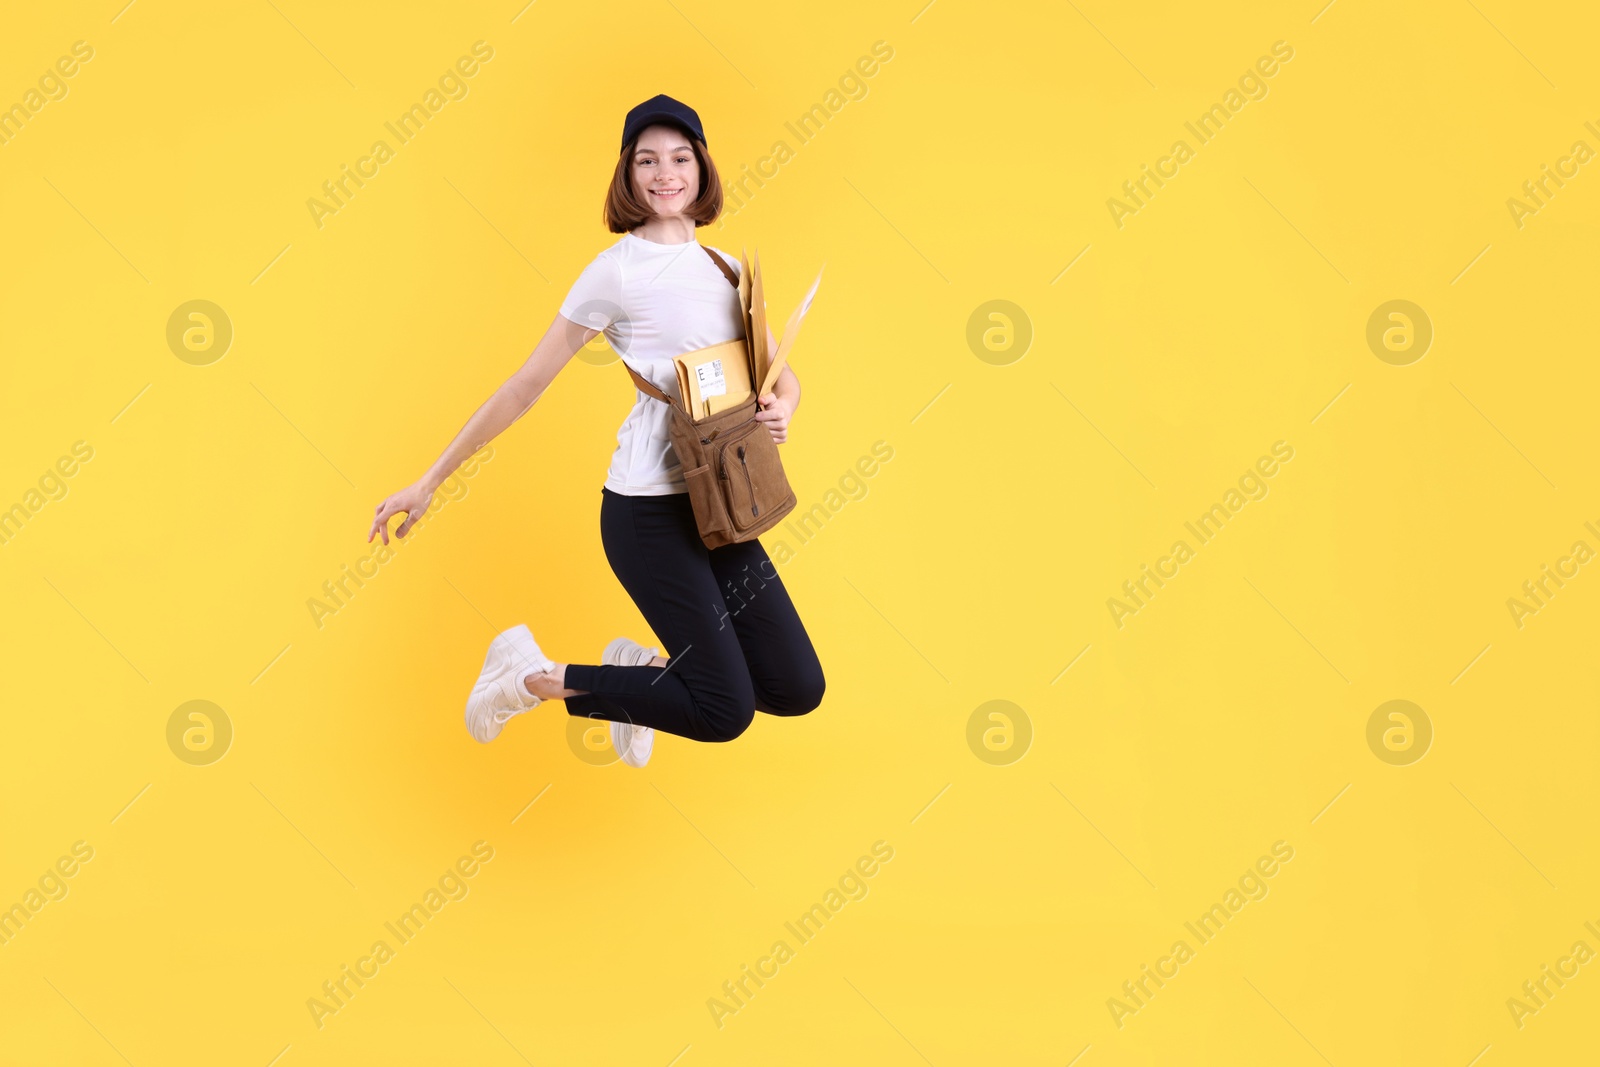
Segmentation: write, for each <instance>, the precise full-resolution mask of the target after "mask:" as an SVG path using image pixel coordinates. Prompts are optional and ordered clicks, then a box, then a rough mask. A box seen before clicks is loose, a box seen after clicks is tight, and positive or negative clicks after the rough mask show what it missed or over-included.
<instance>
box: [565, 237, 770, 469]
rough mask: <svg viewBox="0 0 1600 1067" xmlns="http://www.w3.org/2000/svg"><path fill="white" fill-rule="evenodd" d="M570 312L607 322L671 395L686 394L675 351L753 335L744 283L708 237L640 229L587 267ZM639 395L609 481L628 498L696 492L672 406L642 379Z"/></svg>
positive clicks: (581, 319) (621, 349)
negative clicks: (737, 283) (704, 243)
mask: <svg viewBox="0 0 1600 1067" xmlns="http://www.w3.org/2000/svg"><path fill="white" fill-rule="evenodd" d="M712 251H713V252H715V253H716V254H717V255H719V256H721V257H722V259H723V261H724V262H725V263H727V264H728V266H729V267H731V268H732V269H733V272H734V275H735V277H737V276H738V275H739V274H740V267H739V261H738V260H737V259H735V258H733V257H732V256H729V255H728V254H726V253H725V252H723V251H722V250H721V249H719V248H714V249H712ZM561 316H562V317H563V318H565V319H567V320H568V321H570V322H573V323H576V324H577V325H579V326H583V327H587V328H588V329H603V330H604V332H605V335H606V342H607V343H608V344H610V345H611V349H612V351H614V352H616V353H617V355H619V356H621V357H622V359H623V361H624V362H625V363H627V364H628V365H629V366H630V367H632V368H633V369H634V370H636V371H638V372H639V374H640V376H642V377H643V378H644V379H645V380H646V381H648V382H650V384H652V385H654V386H655V387H656V388H657V389H660V390H661V391H662V392H664V393H666V394H667V395H668V396H670V397H677V395H678V376H677V373H676V371H674V370H673V366H672V357H673V356H680V355H682V354H683V353H685V352H693V351H694V350H696V349H699V348H708V347H710V346H711V345H719V344H723V343H724V342H727V341H732V340H736V339H738V338H740V337H743V336H744V322H743V315H742V313H741V311H740V308H739V291H738V290H737V289H735V288H734V287H733V286H732V285H731V284H730V283H729V282H728V278H727V276H726V275H724V274H723V273H722V272H721V271H720V270H718V269H717V265H716V264H715V263H713V262H711V257H710V256H708V255H706V254H705V252H703V251H702V250H701V245H700V243H699V241H686V242H684V243H683V244H674V245H663V244H657V243H655V242H654V241H647V240H645V239H644V238H642V237H636V236H634V235H633V234H631V233H628V234H624V235H623V236H622V239H621V240H619V241H618V242H617V243H616V244H614V245H612V246H611V247H610V248H607V249H606V250H605V251H603V252H601V253H600V254H599V255H598V256H596V257H595V258H594V261H593V262H592V263H590V264H589V265H588V266H587V267H585V268H584V269H583V273H582V274H580V275H579V276H578V280H577V281H576V282H574V283H573V285H572V289H571V291H569V292H568V293H567V298H566V300H565V301H563V302H562V304H561ZM612 373H618V374H620V373H621V372H620V371H614V372H612ZM633 393H634V398H635V399H634V402H633V410H631V411H629V412H628V417H627V419H625V420H624V421H623V423H622V427H621V429H619V430H618V431H617V450H616V451H615V452H614V453H612V455H611V469H610V471H608V472H607V474H606V481H605V485H606V488H607V489H610V490H611V491H612V492H614V493H621V494H623V495H624V496H666V495H667V494H669V493H682V492H686V491H687V490H688V487H687V486H686V485H685V484H684V481H683V468H682V467H681V466H680V465H679V463H678V457H677V455H676V454H675V453H674V452H673V450H672V431H671V420H672V413H671V411H669V410H668V408H667V405H665V404H663V403H662V402H661V401H659V400H657V399H656V398H655V397H652V396H646V395H645V394H644V393H641V392H640V391H639V390H638V388H637V387H635V388H634V391H633Z"/></svg>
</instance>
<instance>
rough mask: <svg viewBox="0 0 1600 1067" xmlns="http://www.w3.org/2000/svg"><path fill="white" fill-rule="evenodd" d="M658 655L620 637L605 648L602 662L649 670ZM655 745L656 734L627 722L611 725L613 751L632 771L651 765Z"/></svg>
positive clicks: (601, 658)
mask: <svg viewBox="0 0 1600 1067" xmlns="http://www.w3.org/2000/svg"><path fill="white" fill-rule="evenodd" d="M659 655H661V651H660V650H659V649H654V648H645V647H644V646H643V645H641V644H639V643H638V642H637V641H630V640H628V639H627V638H626V637H619V638H617V639H616V640H615V641H613V642H611V643H610V644H609V645H607V646H606V650H605V652H603V653H601V655H600V662H601V663H606V664H611V665H612V666H616V667H646V666H649V664H650V661H651V660H653V659H655V658H656V657H657V656H659ZM655 745H656V732H655V731H654V730H652V729H651V728H650V727H648V726H635V725H633V724H632V723H628V722H614V723H612V724H611V747H612V748H614V749H616V750H617V756H618V758H619V759H621V760H622V762H623V763H626V764H627V765H628V766H630V767H643V766H644V765H645V764H646V763H649V762H650V753H651V752H652V751H653V750H654V749H655Z"/></svg>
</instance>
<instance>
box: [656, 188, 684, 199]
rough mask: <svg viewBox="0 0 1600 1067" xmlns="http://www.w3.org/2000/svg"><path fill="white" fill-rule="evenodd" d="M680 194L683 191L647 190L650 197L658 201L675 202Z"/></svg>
mask: <svg viewBox="0 0 1600 1067" xmlns="http://www.w3.org/2000/svg"><path fill="white" fill-rule="evenodd" d="M682 192H683V190H682V189H681V188H680V189H651V190H649V193H650V195H651V196H653V197H655V198H657V199H658V200H676V199H677V198H678V196H679V195H680V194H681V193H682Z"/></svg>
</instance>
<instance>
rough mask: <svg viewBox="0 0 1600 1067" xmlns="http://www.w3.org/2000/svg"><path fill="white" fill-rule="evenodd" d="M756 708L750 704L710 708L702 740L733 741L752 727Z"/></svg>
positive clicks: (706, 716)
mask: <svg viewBox="0 0 1600 1067" xmlns="http://www.w3.org/2000/svg"><path fill="white" fill-rule="evenodd" d="M755 717H756V710H755V708H754V707H753V706H751V705H749V704H743V705H739V706H738V708H737V710H736V709H735V707H734V706H733V705H729V706H728V707H725V708H716V709H711V710H709V711H708V712H707V713H706V715H705V722H704V735H703V736H702V737H701V738H700V739H701V740H702V741H732V740H734V739H735V738H737V737H738V736H739V735H740V734H742V733H744V732H745V731H746V730H748V729H749V728H750V723H751V722H752V721H753V720H754V719H755Z"/></svg>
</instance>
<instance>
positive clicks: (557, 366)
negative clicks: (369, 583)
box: [367, 315, 600, 544]
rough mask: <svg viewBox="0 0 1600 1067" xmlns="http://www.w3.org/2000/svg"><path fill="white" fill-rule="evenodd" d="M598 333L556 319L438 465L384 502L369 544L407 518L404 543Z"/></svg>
mask: <svg viewBox="0 0 1600 1067" xmlns="http://www.w3.org/2000/svg"><path fill="white" fill-rule="evenodd" d="M599 332H600V331H599V330H596V329H592V328H590V327H587V326H580V325H578V324H577V323H575V322H572V321H570V320H569V319H565V318H563V317H561V316H560V315H557V316H556V317H555V319H554V320H553V321H552V322H551V323H550V328H549V329H547V330H545V332H544V336H543V337H542V338H540V339H539V343H538V344H537V345H536V346H534V349H533V353H532V354H531V355H529V356H528V359H527V361H526V362H525V363H523V364H522V366H521V367H519V368H518V369H517V371H516V373H514V374H512V375H511V377H509V378H507V379H506V380H505V381H504V382H503V383H501V385H500V387H499V388H498V389H496V390H495V391H494V394H493V395H492V396H490V397H489V399H488V400H485V401H484V402H483V405H482V406H481V407H479V408H478V410H477V411H475V412H473V413H472V417H471V418H470V419H468V420H467V424H466V425H465V426H463V427H462V428H461V432H460V433H458V434H456V436H455V440H453V441H451V442H450V444H449V446H448V447H447V448H445V450H444V452H443V453H441V454H440V456H439V458H438V459H437V460H435V461H434V462H433V465H432V466H430V467H429V468H428V469H427V471H426V472H424V473H423V475H422V477H421V478H419V479H417V480H416V482H414V483H413V484H411V485H409V486H407V487H406V488H404V489H402V490H400V491H399V492H398V493H395V494H393V495H392V496H390V497H388V498H387V499H385V500H384V501H383V502H382V503H381V504H379V505H378V507H377V511H376V513H375V515H374V517H373V520H372V529H371V531H369V532H368V534H367V540H368V541H369V542H370V541H371V540H372V539H373V538H374V537H376V536H378V535H379V534H381V535H382V536H383V543H384V544H388V543H389V519H391V518H392V517H394V516H395V515H398V514H401V513H402V512H404V513H405V516H406V518H405V521H404V522H402V523H401V524H400V525H399V526H398V527H396V529H395V536H396V537H404V536H405V535H406V534H407V533H408V532H409V531H410V530H411V527H412V526H413V525H414V524H415V523H416V521H417V520H418V519H420V518H422V516H423V515H425V514H426V513H427V510H428V504H429V502H430V501H431V500H432V499H433V494H434V491H435V490H436V489H438V488H439V485H440V484H441V483H442V482H443V481H444V480H445V479H446V478H448V477H450V475H451V473H452V472H453V471H454V470H455V469H456V468H457V467H459V466H461V464H462V462H463V461H465V460H466V458H467V457H468V456H470V455H472V454H473V453H474V452H476V451H478V449H480V448H482V447H483V446H484V445H486V444H488V443H489V442H490V441H492V440H494V439H495V438H496V437H498V436H499V435H500V434H501V433H503V432H504V431H505V430H506V428H507V427H509V426H510V425H511V424H512V423H514V422H516V421H517V420H518V419H520V418H521V417H522V416H523V415H524V414H526V413H527V410H528V409H529V408H531V407H532V406H533V404H534V402H535V401H536V400H538V399H539V397H540V396H541V395H543V393H544V391H545V390H546V389H547V388H549V386H550V383H551V382H552V381H554V380H555V377H556V375H557V374H559V373H560V372H561V368H563V367H565V366H566V365H567V363H568V361H570V360H571V359H572V357H573V356H574V355H575V354H576V353H577V351H578V349H580V348H582V347H583V346H584V345H586V344H588V343H589V342H590V341H591V340H592V339H593V338H594V336H595V334H597V333H599Z"/></svg>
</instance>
